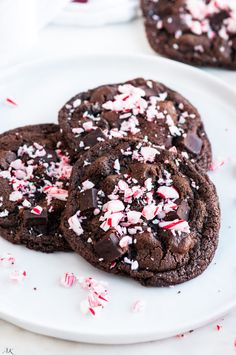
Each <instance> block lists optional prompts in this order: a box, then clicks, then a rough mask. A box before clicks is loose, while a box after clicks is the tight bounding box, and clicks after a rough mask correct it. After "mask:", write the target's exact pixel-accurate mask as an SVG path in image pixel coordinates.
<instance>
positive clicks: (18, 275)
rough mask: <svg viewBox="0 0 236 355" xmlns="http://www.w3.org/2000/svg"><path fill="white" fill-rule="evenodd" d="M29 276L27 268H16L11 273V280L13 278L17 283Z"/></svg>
mask: <svg viewBox="0 0 236 355" xmlns="http://www.w3.org/2000/svg"><path fill="white" fill-rule="evenodd" d="M26 276H27V273H26V271H25V270H20V271H18V270H15V271H13V272H12V273H11V274H10V276H9V277H10V280H12V281H13V282H15V283H20V282H21V281H23V280H24V279H25V278H26Z"/></svg>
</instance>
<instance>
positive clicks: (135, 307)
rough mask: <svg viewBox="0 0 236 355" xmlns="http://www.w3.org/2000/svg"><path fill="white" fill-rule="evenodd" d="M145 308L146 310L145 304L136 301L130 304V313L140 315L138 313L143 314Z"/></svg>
mask: <svg viewBox="0 0 236 355" xmlns="http://www.w3.org/2000/svg"><path fill="white" fill-rule="evenodd" d="M145 308H146V302H145V301H141V300H137V301H135V302H134V303H133V304H132V306H131V311H132V312H133V313H140V312H143V311H144V310H145Z"/></svg>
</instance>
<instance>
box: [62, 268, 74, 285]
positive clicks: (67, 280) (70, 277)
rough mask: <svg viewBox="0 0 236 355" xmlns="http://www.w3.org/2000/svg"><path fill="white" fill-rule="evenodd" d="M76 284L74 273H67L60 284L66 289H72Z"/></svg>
mask: <svg viewBox="0 0 236 355" xmlns="http://www.w3.org/2000/svg"><path fill="white" fill-rule="evenodd" d="M75 283H76V276H75V275H74V274H73V272H65V274H64V275H63V276H62V277H61V279H60V284H61V285H62V286H64V287H66V288H70V287H72V286H73V285H74V284H75Z"/></svg>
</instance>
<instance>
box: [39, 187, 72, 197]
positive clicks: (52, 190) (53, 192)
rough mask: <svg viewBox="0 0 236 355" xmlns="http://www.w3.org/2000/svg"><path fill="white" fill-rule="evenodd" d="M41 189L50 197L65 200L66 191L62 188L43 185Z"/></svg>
mask: <svg viewBox="0 0 236 355" xmlns="http://www.w3.org/2000/svg"><path fill="white" fill-rule="evenodd" d="M43 191H44V192H45V193H46V194H47V195H48V196H49V197H52V198H55V199H57V200H61V201H66V200H67V198H68V191H67V190H64V189H59V188H58V187H56V186H45V187H44V189H43Z"/></svg>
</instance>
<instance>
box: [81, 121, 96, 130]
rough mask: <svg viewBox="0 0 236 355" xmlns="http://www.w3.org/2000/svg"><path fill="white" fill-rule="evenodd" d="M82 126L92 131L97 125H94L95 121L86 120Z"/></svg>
mask: <svg viewBox="0 0 236 355" xmlns="http://www.w3.org/2000/svg"><path fill="white" fill-rule="evenodd" d="M82 126H83V129H84V130H85V132H90V131H92V130H93V129H95V128H96V127H95V126H93V121H87V122H84V123H83V125H82Z"/></svg>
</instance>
